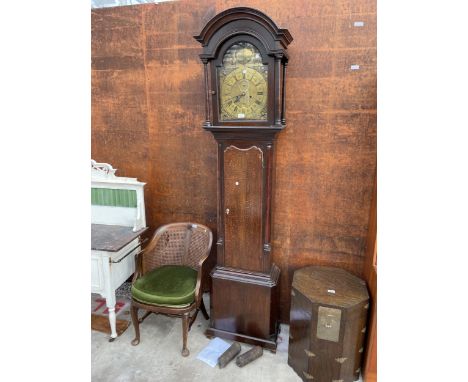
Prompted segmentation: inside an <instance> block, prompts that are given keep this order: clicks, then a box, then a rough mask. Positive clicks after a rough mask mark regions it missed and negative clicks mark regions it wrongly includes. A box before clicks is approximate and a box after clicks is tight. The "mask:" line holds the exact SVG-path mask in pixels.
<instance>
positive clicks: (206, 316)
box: [200, 297, 210, 320]
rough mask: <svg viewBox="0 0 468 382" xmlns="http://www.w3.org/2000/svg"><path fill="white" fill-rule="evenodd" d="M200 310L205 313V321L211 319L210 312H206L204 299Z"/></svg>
mask: <svg viewBox="0 0 468 382" xmlns="http://www.w3.org/2000/svg"><path fill="white" fill-rule="evenodd" d="M200 309H201V311H202V313H203V317H205V320H208V319H209V318H210V316H209V315H208V312H207V311H206V308H205V303H204V302H203V297H202V299H201V303H200Z"/></svg>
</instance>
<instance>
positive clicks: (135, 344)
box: [132, 338, 140, 346]
mask: <svg viewBox="0 0 468 382" xmlns="http://www.w3.org/2000/svg"><path fill="white" fill-rule="evenodd" d="M139 343H140V340H138V339H136V338H135V339H134V340H133V341H132V345H133V346H137V345H138V344H139Z"/></svg>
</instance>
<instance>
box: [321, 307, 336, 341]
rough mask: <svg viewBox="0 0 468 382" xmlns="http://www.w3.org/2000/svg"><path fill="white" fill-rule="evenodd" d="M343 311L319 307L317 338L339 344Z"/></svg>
mask: <svg viewBox="0 0 468 382" xmlns="http://www.w3.org/2000/svg"><path fill="white" fill-rule="evenodd" d="M340 325H341V310H340V309H333V308H327V307H325V306H319V308H318V320H317V338H320V339H322V340H327V341H333V342H338V341H339V338H340Z"/></svg>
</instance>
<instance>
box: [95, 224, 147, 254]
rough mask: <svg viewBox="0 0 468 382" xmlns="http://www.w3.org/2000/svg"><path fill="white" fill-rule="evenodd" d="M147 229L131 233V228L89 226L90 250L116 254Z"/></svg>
mask: <svg viewBox="0 0 468 382" xmlns="http://www.w3.org/2000/svg"><path fill="white" fill-rule="evenodd" d="M147 229H148V227H145V228H142V229H140V230H139V231H136V232H133V228H132V227H123V226H120V225H107V224H91V249H92V250H95V251H107V252H117V251H119V250H121V249H122V248H123V247H125V246H126V245H127V244H128V243H130V242H131V241H132V240H135V239H136V238H137V237H138V236H140V235H141V234H142V233H143V232H145V231H146V230H147Z"/></svg>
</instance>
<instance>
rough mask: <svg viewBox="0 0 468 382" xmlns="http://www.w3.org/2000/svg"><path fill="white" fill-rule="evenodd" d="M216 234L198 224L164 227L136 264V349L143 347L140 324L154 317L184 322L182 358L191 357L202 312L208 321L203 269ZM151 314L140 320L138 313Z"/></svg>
mask: <svg viewBox="0 0 468 382" xmlns="http://www.w3.org/2000/svg"><path fill="white" fill-rule="evenodd" d="M212 242H213V234H212V233H211V231H210V229H209V228H208V227H205V226H204V225H201V224H194V223H173V224H167V225H164V226H162V227H160V228H159V229H158V230H157V231H156V232H155V233H154V235H153V238H152V239H151V241H150V242H149V244H148V245H147V246H146V248H145V249H144V250H143V251H142V252H141V253H140V255H139V256H138V258H137V260H136V271H135V274H134V276H133V280H132V304H131V316H132V323H133V326H134V328H135V339H134V340H133V341H132V345H133V346H136V345H138V344H139V343H140V328H139V324H140V323H141V322H143V320H144V319H145V318H146V317H147V316H148V315H150V314H151V313H155V314H166V315H170V316H179V317H181V318H182V337H183V347H182V356H184V357H187V356H188V355H189V354H190V352H189V350H188V348H187V336H188V331H189V330H190V328H191V326H192V324H193V322H194V321H195V318H196V317H197V314H198V311H199V310H201V311H202V313H203V316H204V317H205V319H208V318H209V316H208V313H207V311H206V308H205V305H204V303H203V288H202V285H201V284H202V267H203V262H204V261H205V260H206V258H207V257H208V255H209V253H210V249H211V245H212ZM139 309H144V310H146V311H147V312H146V313H145V315H144V316H143V317H142V318H140V319H138V310H139Z"/></svg>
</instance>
